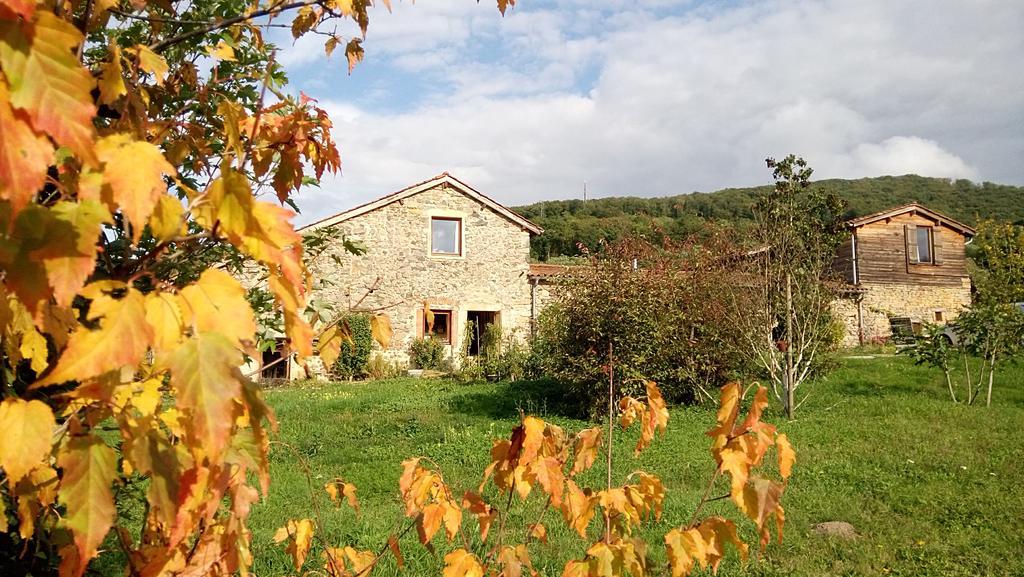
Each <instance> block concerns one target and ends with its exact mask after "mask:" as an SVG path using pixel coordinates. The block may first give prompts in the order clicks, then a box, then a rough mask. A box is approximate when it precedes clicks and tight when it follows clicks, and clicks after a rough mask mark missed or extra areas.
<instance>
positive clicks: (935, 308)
mask: <svg viewBox="0 0 1024 577" xmlns="http://www.w3.org/2000/svg"><path fill="white" fill-rule="evenodd" d="M862 288H863V290H864V292H863V293H862V294H860V295H851V296H848V297H844V298H841V299H837V300H836V301H835V302H833V303H832V309H833V312H834V313H835V314H836V317H837V318H838V319H839V321H840V322H842V323H843V327H844V329H845V331H844V334H843V343H842V344H843V346H845V347H854V346H857V345H858V344H860V342H861V340H860V339H861V337H860V334H859V333H860V331H861V330H863V331H864V336H863V339H864V340H863V342H864V343H866V344H868V343H872V342H877V341H879V340H885V339H888V338H889V337H890V336H891V331H890V325H889V319H890V318H892V317H909V318H910V320H911V322H913V323H914V324H925V323H931V324H946V323H949V322H953V321H955V320H956V318H957V317H958V316H959V315H960V313H961V312H962V311H963V310H964V309H965V308H967V307H968V306H969V305H970V304H971V281H970V279H968V278H964V279H963V280H962V281H961V285H960V286H956V287H952V286H914V285H902V284H875V285H862ZM858 299H860V303H859V308H860V310H859V311H858V302H857V300H858ZM858 314H859V315H860V320H859V321H858Z"/></svg>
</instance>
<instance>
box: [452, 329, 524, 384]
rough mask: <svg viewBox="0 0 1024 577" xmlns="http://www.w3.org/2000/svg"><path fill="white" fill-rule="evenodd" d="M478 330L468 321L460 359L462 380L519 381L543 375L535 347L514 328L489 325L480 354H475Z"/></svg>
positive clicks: (482, 336)
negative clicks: (472, 348)
mask: <svg viewBox="0 0 1024 577" xmlns="http://www.w3.org/2000/svg"><path fill="white" fill-rule="evenodd" d="M474 332H475V326H474V324H473V322H472V321H470V322H467V323H466V330H465V333H464V337H463V341H462V342H463V350H462V356H461V360H460V362H459V374H458V376H459V378H461V379H462V380H464V381H475V380H482V379H489V380H495V381H518V380H522V379H526V378H534V377H539V376H541V371H540V368H539V364H538V362H537V360H536V356H535V355H534V354H533V350H532V348H531V347H530V346H529V345H528V344H527V343H526V342H524V341H523V339H521V338H519V336H518V335H517V334H516V333H515V332H514V331H513V332H509V333H504V332H503V331H502V328H501V326H500V325H498V324H497V323H491V324H489V325H487V327H486V328H485V329H484V331H483V334H482V335H480V347H479V354H477V355H472V356H471V355H470V354H469V346H470V342H471V341H472V338H473V334H474Z"/></svg>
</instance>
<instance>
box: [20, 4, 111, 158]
mask: <svg viewBox="0 0 1024 577" xmlns="http://www.w3.org/2000/svg"><path fill="white" fill-rule="evenodd" d="M81 42H82V33H81V32H79V31H78V29H76V28H75V27H74V26H73V25H72V24H71V23H70V22H68V21H66V20H63V19H61V18H59V17H57V16H55V15H54V14H53V13H52V12H50V11H48V10H40V11H39V12H38V13H37V16H36V21H35V22H34V23H32V24H30V23H28V22H25V23H19V22H17V21H13V20H0V68H3V71H4V76H5V77H6V78H7V84H8V86H9V87H10V103H11V106H12V107H13V108H15V109H20V110H23V111H24V112H25V113H26V114H27V115H28V117H29V118H30V119H31V122H32V126H33V128H35V130H36V131H38V132H45V133H46V134H49V135H50V136H52V137H53V139H54V140H56V141H57V143H58V144H62V145H65V146H67V147H69V148H70V149H71V150H73V151H74V152H75V154H77V155H78V156H79V158H81V159H82V160H83V161H85V162H86V163H89V164H93V163H95V159H96V157H95V153H94V152H93V138H94V136H95V134H96V132H95V129H94V128H93V124H92V119H93V116H94V115H95V114H96V107H95V106H94V105H93V100H92V95H91V94H90V92H91V91H92V88H93V86H95V81H94V80H93V78H92V75H91V74H89V71H88V70H86V69H85V68H84V67H83V66H82V65H81V63H80V62H79V61H78V59H76V58H75V49H76V48H77V47H78V45H79V44H80V43H81ZM5 140H6V135H5Z"/></svg>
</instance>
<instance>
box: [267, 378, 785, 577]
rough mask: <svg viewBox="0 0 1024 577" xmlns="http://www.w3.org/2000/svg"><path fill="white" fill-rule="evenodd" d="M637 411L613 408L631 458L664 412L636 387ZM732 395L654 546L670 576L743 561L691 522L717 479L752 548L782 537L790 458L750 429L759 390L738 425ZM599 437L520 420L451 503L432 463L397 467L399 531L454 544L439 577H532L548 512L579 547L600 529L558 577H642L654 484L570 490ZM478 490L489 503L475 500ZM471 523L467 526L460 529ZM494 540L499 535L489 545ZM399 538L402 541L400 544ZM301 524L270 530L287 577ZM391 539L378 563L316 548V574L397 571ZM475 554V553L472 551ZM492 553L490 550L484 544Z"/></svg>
mask: <svg viewBox="0 0 1024 577" xmlns="http://www.w3.org/2000/svg"><path fill="white" fill-rule="evenodd" d="M645 389H646V392H647V396H646V398H645V399H644V400H639V399H635V398H632V397H624V398H623V399H621V401H620V402H619V404H618V407H619V423H620V424H621V426H622V428H624V429H625V428H628V427H629V426H631V425H632V424H634V423H636V422H639V423H640V424H641V426H640V435H639V442H638V444H637V446H636V449H635V452H636V453H637V454H639V453H640V452H641V451H642V450H644V449H646V448H647V447H648V446H650V444H651V442H652V441H653V439H654V436H655V433H656V432H657V431H664V430H665V428H666V426H667V423H668V418H669V414H668V410H667V408H666V407H665V403H664V401H663V400H662V398H661V394H660V391H659V390H658V387H657V386H656V385H655V384H654V383H651V382H647V383H645ZM740 401H741V390H740V386H739V385H738V384H735V383H734V384H730V385H727V386H726V387H724V388H723V390H722V400H721V406H720V408H719V411H718V415H717V423H716V426H715V427H714V428H712V429H711V430H710V431H708V435H709V436H711V437H712V448H711V452H712V454H713V456H714V458H715V460H716V464H717V466H716V469H715V472H714V474H713V477H712V478H711V479H710V481H709V484H708V487H707V491H706V492H705V495H704V497H703V499H702V500H701V502H700V504H699V505H698V510H697V511H696V512H695V513H694V520H693V521H691V522H690V524H689V525H687V526H684V527H677V528H674V529H672V530H671V531H669V533H668V534H667V535H665V538H664V541H665V547H666V552H667V557H668V560H669V564H670V567H671V573H672V575H673V577H681V576H683V575H689V574H690V573H691V572H692V571H693V570H694V568H696V567H698V566H699V567H701V568H707V567H711V568H712V569H714V570H717V568H718V565H719V563H720V562H721V560H722V559H723V558H724V557H725V555H726V550H727V547H733V548H735V549H736V550H737V551H738V552H739V555H740V556H741V557H743V558H744V559H745V558H746V557H747V553H748V546H747V545H746V544H745V543H744V542H743V541H742V540H741V539H740V537H739V532H738V529H737V526H736V524H735V523H734V522H733V521H731V520H729V519H726V518H725V517H722V516H712V517H708V518H706V519H703V520H700V521H699V522H698V521H697V520H696V517H697V514H698V513H699V510H700V509H701V508H702V507H703V505H704V504H705V503H706V502H707V501H708V497H709V494H710V491H711V490H712V489H713V488H714V487H715V486H716V481H717V480H718V478H719V477H720V476H721V475H722V474H728V475H729V476H730V487H731V490H730V493H729V494H728V495H726V496H727V497H731V498H732V500H733V502H734V503H735V504H736V506H737V507H738V508H739V509H740V511H741V512H742V513H744V514H745V515H746V516H747V517H749V518H750V519H751V520H752V521H753V522H754V525H755V526H756V528H757V530H758V532H759V533H760V535H761V546H762V547H764V546H766V545H767V544H768V541H769V536H770V533H769V528H768V523H769V521H771V520H774V522H775V524H776V527H777V533H778V535H779V538H780V539H781V536H782V523H783V520H784V514H783V509H782V506H781V505H780V502H779V501H780V498H781V495H782V492H783V490H784V489H785V482H786V479H788V477H789V475H790V472H791V470H792V466H793V463H794V462H795V459H796V457H795V453H794V452H793V449H792V447H791V446H790V444H789V441H788V439H787V438H786V436H785V435H780V434H777V433H776V431H775V427H774V426H772V425H769V424H767V423H763V422H761V420H760V419H761V415H762V412H763V411H764V408H765V407H766V406H767V403H768V401H767V390H766V389H764V388H763V387H758V388H757V390H756V392H755V393H754V398H753V401H752V402H751V406H750V409H749V411H748V412H747V415H746V417H745V418H744V419H743V420H742V421H741V420H740V419H739V416H740V415H739V413H740ZM604 436H605V433H604V430H603V429H602V428H601V427H594V428H590V429H585V430H583V431H580V432H579V433H577V434H576V435H575V436H572V437H570V436H568V435H567V434H566V433H565V431H564V430H563V429H562V428H561V427H558V426H557V425H554V424H552V423H548V422H545V421H543V420H541V419H538V418H536V417H532V416H527V417H524V418H523V419H522V421H521V423H520V424H519V425H518V426H517V427H515V429H514V430H513V431H512V435H511V436H510V437H509V438H508V439H500V440H497V441H495V442H494V443H493V445H492V447H491V451H490V455H491V462H490V464H489V465H488V466H487V468H486V469H485V471H484V475H483V480H482V482H481V483H480V485H479V487H477V488H476V490H469V491H465V492H463V494H462V496H461V497H460V496H458V495H457V494H456V492H455V491H454V490H453V489H452V488H451V487H450V486H449V485H448V484H447V483H446V482H445V479H444V477H443V475H442V474H441V472H440V469H439V467H438V466H437V464H436V463H434V462H432V461H430V460H429V459H426V458H423V457H417V458H412V459H408V460H406V461H405V462H403V463H402V475H401V478H400V480H399V493H400V496H401V500H402V502H403V504H404V508H405V511H404V513H405V516H406V518H407V519H409V523H410V524H409V526H408V527H407V529H406V530H409V529H412V528H415V529H416V532H417V534H418V536H419V542H420V543H421V544H422V545H424V546H426V547H427V548H428V549H430V550H431V551H433V550H434V548H433V543H434V541H435V539H436V536H437V535H438V534H439V533H442V532H443V534H444V536H445V538H446V540H447V541H448V542H456V541H457V539H458V538H459V537H461V541H459V543H460V544H461V546H460V547H457V548H456V549H454V550H452V551H450V552H449V553H447V554H446V555H445V556H444V565H445V569H444V577H482V576H483V575H492V576H501V577H522V576H523V575H524V574H525V575H536V573H537V572H536V571H535V570H534V568H533V564H532V562H531V559H530V551H529V547H528V546H529V543H530V542H531V541H541V542H545V543H546V542H547V535H548V530H547V527H546V526H545V525H544V524H543V523H542V519H543V517H544V513H546V512H547V511H548V510H549V509H554V510H555V511H557V512H560V513H561V517H562V519H563V520H564V522H565V523H566V526H568V527H569V528H570V529H571V530H573V531H575V532H576V533H578V534H579V536H580V538H582V539H584V540H589V539H590V537H591V535H592V533H593V531H592V527H593V526H594V525H595V519H598V520H600V521H599V522H598V524H599V525H601V526H602V527H601V531H600V534H601V537H600V539H599V540H598V541H596V542H594V543H593V544H591V545H590V546H589V547H588V548H587V549H586V555H585V556H584V558H582V559H578V560H572V561H569V562H568V563H567V564H566V565H565V568H564V570H563V577H613V576H615V577H617V576H619V575H624V574H627V573H628V574H630V575H632V576H633V577H643V576H645V575H648V574H650V573H651V572H652V569H653V568H652V567H650V566H649V564H650V557H649V555H648V551H647V544H646V543H645V542H644V541H643V540H642V539H640V538H639V537H637V535H636V534H637V529H638V528H639V527H640V526H641V525H642V524H643V523H644V522H645V521H647V520H651V519H659V518H660V517H661V515H662V512H663V509H664V503H665V495H666V489H665V485H664V484H663V483H662V481H661V479H659V478H658V477H657V476H655V475H653V474H650V473H647V472H644V471H636V472H634V473H633V474H631V475H630V476H629V477H628V478H627V479H626V481H627V482H626V483H625V484H623V485H621V486H611V484H610V483H609V484H608V485H607V486H605V487H604V488H601V489H596V490H595V489H591V488H581V487H580V486H579V485H578V483H577V481H576V479H575V478H576V477H577V476H578V475H580V474H581V473H583V472H585V471H587V470H588V469H590V468H591V467H592V466H593V465H594V464H595V463H596V462H597V458H598V456H599V454H600V453H601V451H602V448H603V447H607V444H606V443H602V440H603V437H604ZM772 446H774V447H775V448H776V455H777V460H778V470H779V473H780V475H781V477H782V480H781V481H771V480H768V479H765V478H762V477H759V476H757V475H755V474H754V473H753V471H754V470H755V469H757V468H758V467H761V466H762V465H763V464H764V458H765V455H766V454H767V452H768V450H769V449H770V448H771V447H772ZM489 486H493V488H494V489H496V492H497V495H498V498H497V500H495V501H493V503H492V502H489V501H488V498H487V497H485V495H486V493H487V492H488V491H487V489H488V487H489ZM325 489H326V491H327V493H328V495H329V496H330V497H331V499H332V501H334V502H335V503H337V504H340V503H342V501H343V500H346V501H347V502H348V504H349V505H350V506H352V507H353V508H354V509H356V510H358V506H359V505H358V501H357V500H356V497H355V487H354V486H353V485H351V484H348V483H345V482H343V481H341V480H340V479H336V480H334V481H331V482H329V483H327V485H325ZM534 492H539V493H541V495H542V496H543V497H544V498H545V505H544V507H543V510H542V511H543V512H542V513H541V518H540V519H538V520H537V522H535V523H531V524H529V526H527V527H526V528H525V529H526V532H525V534H524V535H523V536H522V539H523V542H521V543H517V542H516V540H517V539H516V538H512V537H511V536H510V535H511V531H510V529H511V527H510V526H508V525H506V523H505V521H506V519H507V516H508V514H509V509H510V507H511V506H512V503H513V499H514V497H515V496H518V497H519V498H520V499H521V500H526V499H527V498H528V497H529V495H530V494H531V493H534ZM466 517H471V518H475V521H476V523H475V525H476V528H477V529H476V533H477V534H478V535H479V540H478V541H476V539H475V538H474V539H472V540H471V539H470V538H469V537H468V535H467V534H466V533H465V531H466V526H465V519H466ZM471 523H472V522H471ZM495 531H497V532H498V536H497V537H494V534H495ZM403 534H404V533H403ZM312 535H313V526H312V523H311V521H309V520H302V521H289V522H288V524H287V525H286V526H285V527H282V528H281V529H279V530H278V535H277V537H276V538H277V539H278V540H279V541H287V550H288V553H289V554H290V555H291V557H292V561H293V563H294V564H295V568H296V570H297V571H301V570H302V567H303V564H304V563H305V559H306V556H307V554H308V552H309V550H310V548H311V546H312ZM398 537H399V535H391V536H390V537H389V539H388V544H387V546H386V547H382V548H381V550H380V552H379V553H374V552H373V551H359V550H356V549H353V548H351V547H343V548H334V547H325V548H324V551H323V553H322V556H323V560H324V572H325V573H326V574H328V575H331V576H332V577H365V576H366V575H367V574H368V573H369V572H370V571H371V570H372V568H373V567H374V566H375V565H376V564H377V562H378V561H379V559H380V555H381V554H386V553H387V552H389V551H390V553H391V554H393V555H394V556H395V557H396V559H397V560H398V564H399V567H400V568H401V567H402V565H403V563H404V561H403V559H402V554H401V551H400V549H399V544H398ZM474 543H475V544H474ZM489 543H492V544H489Z"/></svg>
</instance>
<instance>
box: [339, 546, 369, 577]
mask: <svg viewBox="0 0 1024 577" xmlns="http://www.w3.org/2000/svg"><path fill="white" fill-rule="evenodd" d="M344 551H345V558H346V559H348V562H349V565H350V566H351V567H352V575H353V576H358V577H365V576H366V575H369V574H370V569H372V567H373V565H374V562H375V561H376V560H377V555H375V554H374V553H373V551H358V550H356V549H354V548H352V547H345V549H344Z"/></svg>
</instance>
